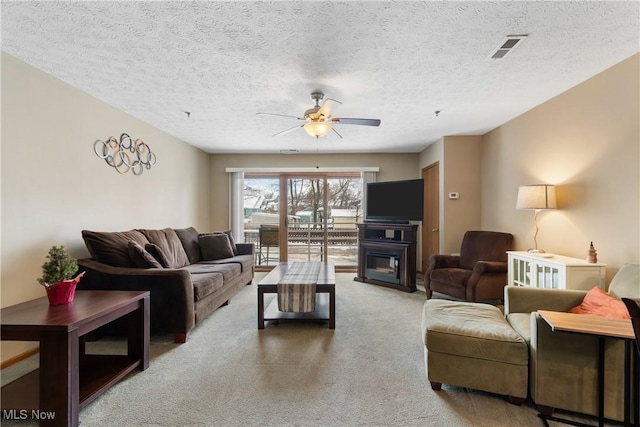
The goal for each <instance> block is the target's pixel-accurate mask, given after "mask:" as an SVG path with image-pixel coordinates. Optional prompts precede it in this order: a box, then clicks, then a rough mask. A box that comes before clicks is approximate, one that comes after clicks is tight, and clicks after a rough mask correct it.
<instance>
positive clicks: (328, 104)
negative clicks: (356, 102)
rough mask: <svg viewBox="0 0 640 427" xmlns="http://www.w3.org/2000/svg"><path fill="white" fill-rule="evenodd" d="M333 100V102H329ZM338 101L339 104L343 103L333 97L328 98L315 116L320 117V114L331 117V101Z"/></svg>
mask: <svg viewBox="0 0 640 427" xmlns="http://www.w3.org/2000/svg"><path fill="white" fill-rule="evenodd" d="M329 101H331V102H329ZM333 102H336V103H338V104H342V102H340V101H338V100H336V99H333V98H326V99H325V100H324V101H323V102H322V105H321V106H320V109H319V110H318V111H317V112H316V114H315V116H316V117H320V116H324V117H325V118H329V117H331V103H333Z"/></svg>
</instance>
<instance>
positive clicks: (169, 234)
mask: <svg viewBox="0 0 640 427" xmlns="http://www.w3.org/2000/svg"><path fill="white" fill-rule="evenodd" d="M139 231H140V232H141V233H143V234H144V235H145V236H146V237H147V239H148V240H149V242H150V243H153V244H155V245H157V246H158V247H160V248H161V249H162V251H163V252H164V255H165V256H166V258H167V265H166V267H167V268H180V267H184V266H185V265H189V264H190V262H189V257H188V256H187V253H186V252H185V250H184V247H183V246H182V242H180V239H179V238H178V235H177V234H176V232H175V230H174V229H173V228H163V229H162V230H139Z"/></svg>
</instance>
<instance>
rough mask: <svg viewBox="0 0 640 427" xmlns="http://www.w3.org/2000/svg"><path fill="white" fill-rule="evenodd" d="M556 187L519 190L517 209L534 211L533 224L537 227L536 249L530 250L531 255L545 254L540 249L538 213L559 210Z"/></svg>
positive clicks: (542, 185)
mask: <svg viewBox="0 0 640 427" xmlns="http://www.w3.org/2000/svg"><path fill="white" fill-rule="evenodd" d="M557 208H558V207H557V204H556V187H555V186H553V185H544V184H537V185H521V186H520V187H519V188H518V200H517V202H516V209H519V210H534V211H535V214H534V216H533V222H534V224H535V226H536V233H535V234H534V235H533V243H534V248H533V249H529V251H528V252H529V253H534V254H540V253H544V250H543V249H538V212H540V211H541V210H543V209H545V210H546V209H557Z"/></svg>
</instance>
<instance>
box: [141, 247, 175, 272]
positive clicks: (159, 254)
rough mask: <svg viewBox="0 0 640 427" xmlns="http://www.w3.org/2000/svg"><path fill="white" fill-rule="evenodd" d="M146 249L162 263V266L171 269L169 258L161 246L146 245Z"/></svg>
mask: <svg viewBox="0 0 640 427" xmlns="http://www.w3.org/2000/svg"><path fill="white" fill-rule="evenodd" d="M144 248H145V250H146V251H147V252H149V253H150V254H151V256H153V257H154V258H155V259H156V261H158V262H159V263H160V265H162V266H163V267H165V268H171V267H169V256H168V255H167V254H166V253H165V252H164V250H163V249H162V248H161V247H160V246H158V245H156V244H155V243H147V244H146V245H144Z"/></svg>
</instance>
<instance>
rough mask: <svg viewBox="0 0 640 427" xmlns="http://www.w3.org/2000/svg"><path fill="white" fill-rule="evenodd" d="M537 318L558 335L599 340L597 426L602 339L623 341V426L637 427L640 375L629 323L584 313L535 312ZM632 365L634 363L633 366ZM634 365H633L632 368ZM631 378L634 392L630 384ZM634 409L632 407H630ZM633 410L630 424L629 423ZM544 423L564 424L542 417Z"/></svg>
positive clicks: (600, 405) (601, 384)
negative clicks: (633, 400)
mask: <svg viewBox="0 0 640 427" xmlns="http://www.w3.org/2000/svg"><path fill="white" fill-rule="evenodd" d="M538 313H540V316H541V317H542V318H543V319H544V320H545V321H546V322H547V323H548V324H549V326H551V330H552V331H554V332H556V331H561V332H571V333H577V334H587V335H593V336H596V337H598V426H600V427H602V426H603V425H604V421H605V419H604V340H605V338H618V339H622V340H624V343H625V345H624V351H625V356H624V371H625V384H624V425H625V426H631V425H633V426H636V427H637V426H639V425H640V420H639V419H638V418H640V417H639V414H638V412H639V408H638V406H639V403H638V402H639V399H638V382H639V380H638V377H639V376H640V361H639V360H638V359H640V358H639V357H638V352H637V351H634V350H635V349H634V348H633V346H634V345H635V339H636V336H635V334H634V332H633V327H632V325H631V320H627V319H614V318H609V317H599V316H590V315H587V314H573V313H563V312H556V311H544V310H540V311H538ZM632 362H633V363H632ZM632 365H634V366H632ZM632 378H633V391H632V390H631V388H632V387H631V382H632ZM631 396H635V400H636V404H635V405H632V402H631ZM632 406H633V408H632ZM632 410H633V421H632ZM540 416H541V417H542V419H543V420H545V425H547V423H546V419H545V418H547V419H550V420H553V421H559V422H564V421H566V420H563V419H561V418H557V417H544V416H542V415H540ZM568 424H572V425H583V426H584V425H586V424H582V423H577V422H574V421H571V422H568Z"/></svg>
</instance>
